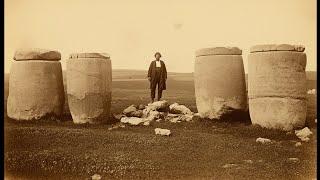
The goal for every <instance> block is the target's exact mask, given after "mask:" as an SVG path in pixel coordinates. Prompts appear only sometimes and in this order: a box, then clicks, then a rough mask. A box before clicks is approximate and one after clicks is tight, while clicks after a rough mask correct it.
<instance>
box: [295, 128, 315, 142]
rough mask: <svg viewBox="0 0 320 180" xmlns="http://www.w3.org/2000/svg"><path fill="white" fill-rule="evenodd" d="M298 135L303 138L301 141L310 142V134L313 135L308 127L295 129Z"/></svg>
mask: <svg viewBox="0 0 320 180" xmlns="http://www.w3.org/2000/svg"><path fill="white" fill-rule="evenodd" d="M295 134H296V136H297V137H298V138H299V139H301V141H305V142H308V141H309V140H310V136H311V135H312V132H311V131H310V129H309V128H308V127H305V128H303V129H301V130H295Z"/></svg>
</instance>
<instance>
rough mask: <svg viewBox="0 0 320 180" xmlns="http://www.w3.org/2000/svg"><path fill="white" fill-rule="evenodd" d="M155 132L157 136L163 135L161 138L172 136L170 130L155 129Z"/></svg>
mask: <svg viewBox="0 0 320 180" xmlns="http://www.w3.org/2000/svg"><path fill="white" fill-rule="evenodd" d="M154 132H155V134H157V135H161V136H169V135H170V134H171V131H170V130H169V129H161V128H155V129H154Z"/></svg>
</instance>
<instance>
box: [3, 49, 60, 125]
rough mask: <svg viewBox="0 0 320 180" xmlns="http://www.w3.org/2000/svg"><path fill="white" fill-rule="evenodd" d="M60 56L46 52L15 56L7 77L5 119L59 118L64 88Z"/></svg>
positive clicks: (21, 51) (20, 52) (23, 52)
mask: <svg viewBox="0 0 320 180" xmlns="http://www.w3.org/2000/svg"><path fill="white" fill-rule="evenodd" d="M60 59H61V54H60V53H59V52H57V51H52V50H46V49H19V50H17V51H16V52H15V55H14V60H15V61H13V63H12V66H11V70H10V77H9V95H8V101H7V114H8V117H10V118H12V119H15V120H37V119H41V118H48V117H52V116H55V117H60V116H61V115H62V113H63V104H64V87H63V82H62V69H61V63H60V61H59V60H60Z"/></svg>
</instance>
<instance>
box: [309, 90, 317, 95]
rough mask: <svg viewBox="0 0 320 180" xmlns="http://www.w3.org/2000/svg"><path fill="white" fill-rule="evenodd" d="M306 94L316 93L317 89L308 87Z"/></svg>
mask: <svg viewBox="0 0 320 180" xmlns="http://www.w3.org/2000/svg"><path fill="white" fill-rule="evenodd" d="M307 93H308V94H314V95H315V94H317V91H316V89H310V90H308V92H307Z"/></svg>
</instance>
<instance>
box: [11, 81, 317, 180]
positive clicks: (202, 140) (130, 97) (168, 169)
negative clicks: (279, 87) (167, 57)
mask: <svg viewBox="0 0 320 180" xmlns="http://www.w3.org/2000/svg"><path fill="white" fill-rule="evenodd" d="M147 88H148V82H147V81H114V82H113V92H112V93H113V96H112V112H113V113H115V114H117V113H119V112H121V111H122V110H123V109H124V108H125V107H127V106H129V105H131V104H146V103H147V102H149V90H148V89H147ZM164 97H165V99H167V100H168V101H169V102H170V103H173V102H178V103H181V104H185V105H187V106H189V107H190V108H191V109H192V110H193V111H196V106H195V98H194V89H193V82H192V81H190V80H189V81H184V80H181V79H179V80H177V79H175V78H170V79H169V80H168V90H167V91H165V92H164ZM309 98H311V99H315V97H313V96H310V97H309ZM111 126H113V125H111V124H105V125H74V124H73V123H72V121H71V117H65V118H63V119H60V120H58V121H56V120H49V119H48V120H43V121H38V122H16V121H13V120H9V119H6V120H5V173H6V176H7V177H11V179H86V178H90V176H92V175H93V174H95V173H97V174H100V175H102V177H103V179H312V178H315V177H316V142H317V139H316V128H315V127H314V126H313V127H312V128H311V130H312V131H313V133H314V135H312V138H311V140H310V141H309V142H307V143H302V146H300V147H295V143H296V142H298V141H299V139H298V138H297V137H296V136H295V135H294V133H292V134H286V133H285V132H280V131H275V130H267V129H263V128H260V127H257V126H252V125H251V124H250V122H248V119H238V121H234V119H233V122H229V121H228V120H226V121H225V122H214V121H210V120H201V119H194V121H193V122H182V123H177V124H173V123H169V122H153V123H152V124H151V125H150V126H138V127H132V126H126V127H125V128H117V129H112V130H108V128H110V127H111ZM157 127H160V128H167V129H170V130H171V132H172V136H170V137H161V136H156V135H155V134H154V128H157ZM258 137H264V138H270V139H272V140H273V143H272V144H269V145H262V144H258V143H256V142H255V140H256V138H258ZM288 158H299V161H298V162H295V163H294V162H290V161H289V160H288ZM247 160H251V161H247ZM226 164H234V165H232V166H231V167H229V168H224V167H223V166H224V165H226Z"/></svg>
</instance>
